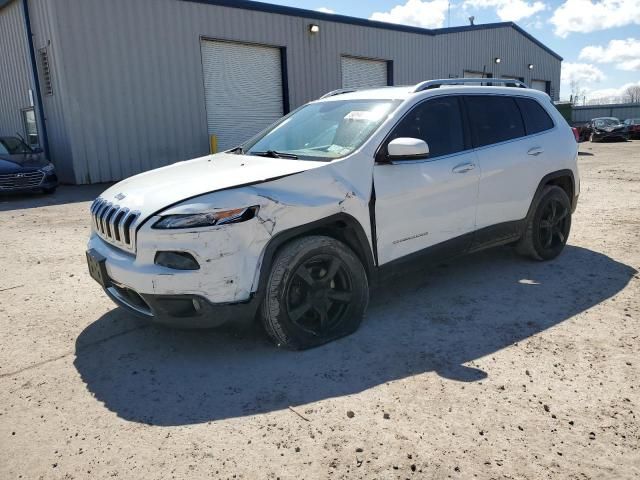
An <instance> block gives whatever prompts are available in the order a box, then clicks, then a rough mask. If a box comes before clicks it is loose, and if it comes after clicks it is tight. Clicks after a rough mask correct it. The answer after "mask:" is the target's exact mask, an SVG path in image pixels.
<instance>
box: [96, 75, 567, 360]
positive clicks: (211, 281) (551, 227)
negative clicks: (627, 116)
mask: <svg viewBox="0 0 640 480" xmlns="http://www.w3.org/2000/svg"><path fill="white" fill-rule="evenodd" d="M461 81H462V82H464V83H468V82H471V83H473V84H475V83H481V82H486V81H487V80H486V79H483V80H480V79H473V80H470V79H465V80H433V81H428V82H423V83H421V84H419V85H417V86H414V87H388V88H382V89H372V90H360V91H344V90H342V91H336V92H331V93H329V94H327V95H325V96H324V97H323V98H321V99H320V100H318V101H314V102H311V103H309V104H307V105H304V106H303V107H301V108H298V109H297V110H295V111H294V112H292V113H291V114H289V115H287V116H286V117H284V118H282V119H281V120H280V121H278V122H277V123H276V124H274V125H273V126H271V127H270V128H268V129H267V130H265V131H264V132H262V133H260V134H259V135H257V136H256V137H254V138H253V139H251V140H249V141H248V142H246V143H245V144H243V145H241V146H239V147H237V148H235V149H233V150H230V151H227V152H225V153H220V154H216V155H208V156H206V157H202V158H198V159H195V160H190V161H185V162H180V163H176V164H174V165H171V166H168V167H164V168H160V169H157V170H153V171H149V172H146V173H143V174H140V175H137V176H135V177H132V178H129V179H127V180H124V181H122V182H120V183H118V184H116V185H114V186H113V187H111V188H109V189H108V190H107V191H105V192H104V193H103V194H102V195H101V196H100V197H99V198H98V199H96V200H95V202H94V203H93V205H92V206H91V215H92V220H93V230H92V234H91V239H90V241H89V245H88V252H87V260H88V263H89V270H90V273H91V274H92V276H93V277H94V279H96V280H97V281H98V282H99V283H100V284H101V286H102V287H103V288H104V289H105V291H106V293H107V295H109V297H111V298H112V299H113V300H114V301H115V302H116V303H117V304H119V305H121V306H122V307H124V308H127V309H129V310H130V311H132V312H135V313H137V314H139V315H142V316H145V317H147V318H149V319H150V320H152V321H156V322H161V323H165V324H170V325H173V326H179V327H211V326H218V325H221V324H223V323H225V322H232V321H239V320H241V319H245V318H249V319H253V318H255V317H259V318H260V319H261V321H262V323H263V324H264V327H265V329H266V331H267V333H268V334H269V336H270V337H271V338H272V339H273V341H274V342H275V343H276V344H277V345H279V346H284V347H288V348H293V349H302V348H309V347H313V346H316V345H319V344H322V343H325V342H327V341H330V340H333V339H335V338H338V337H341V336H344V335H347V334H350V333H352V332H354V331H355V330H356V329H357V328H358V326H359V324H360V322H361V320H362V318H363V315H364V312H365V309H366V307H367V303H368V298H369V286H370V285H372V284H374V283H375V282H376V279H379V278H381V275H383V274H384V273H385V272H394V271H397V270H398V269H399V268H400V267H401V266H403V265H408V264H414V263H415V262H416V261H417V260H418V259H419V258H423V257H425V258H426V257H430V258H433V257H434V256H435V257H436V258H437V259H442V258H444V257H450V256H452V255H457V254H461V253H469V252H474V251H477V250H480V249H484V248H487V247H492V246H496V245H504V244H514V245H516V246H517V249H518V251H519V252H521V253H523V254H525V255H527V256H529V257H532V258H534V259H536V260H549V259H552V258H555V257H556V256H557V255H559V254H560V252H561V251H562V249H563V248H564V245H565V243H566V242H567V237H568V235H569V230H570V227H571V214H572V212H573V211H574V210H575V208H576V203H577V199H578V193H579V179H578V170H577V144H576V141H575V139H574V136H573V133H572V131H571V128H570V127H569V126H568V125H567V123H566V122H565V120H564V119H563V118H562V116H561V115H560V114H559V113H558V111H557V110H556V108H555V107H554V106H553V104H552V102H551V100H550V98H549V96H547V95H546V94H544V93H541V92H538V91H535V90H532V89H528V88H512V87H510V86H500V87H496V86H481V85H478V86H474V85H455V82H461ZM491 81H492V83H494V84H495V83H498V84H501V83H507V82H509V83H511V84H513V83H514V81H513V80H508V81H507V80H499V79H492V80H491ZM516 83H517V82H516ZM518 86H521V87H522V84H518Z"/></svg>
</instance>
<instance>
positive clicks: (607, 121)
mask: <svg viewBox="0 0 640 480" xmlns="http://www.w3.org/2000/svg"><path fill="white" fill-rule="evenodd" d="M589 128H590V129H591V133H590V135H589V140H591V141H592V142H601V141H602V140H623V141H626V140H629V134H628V133H627V126H626V125H624V124H623V123H622V122H621V121H620V120H619V119H618V118H615V117H601V118H594V119H593V120H591V121H590V122H589Z"/></svg>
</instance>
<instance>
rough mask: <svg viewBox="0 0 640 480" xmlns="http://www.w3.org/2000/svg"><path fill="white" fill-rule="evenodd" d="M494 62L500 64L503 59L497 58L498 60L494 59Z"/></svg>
mask: <svg viewBox="0 0 640 480" xmlns="http://www.w3.org/2000/svg"><path fill="white" fill-rule="evenodd" d="M493 61H494V62H495V63H500V62H501V61H502V59H501V58H500V57H496V58H494V59H493Z"/></svg>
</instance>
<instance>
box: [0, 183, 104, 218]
mask: <svg viewBox="0 0 640 480" xmlns="http://www.w3.org/2000/svg"><path fill="white" fill-rule="evenodd" d="M111 185H112V184H110V183H109V184H106V183H102V184H93V185H61V186H59V187H58V189H57V190H56V191H55V193H52V194H45V193H40V192H34V193H0V212H8V211H10V210H24V209H26V208H40V207H49V206H52V205H64V204H67V203H78V202H89V201H92V200H94V199H95V198H96V197H98V196H99V195H100V194H101V193H102V192H104V191H105V190H106V189H107V188H109V187H110V186H111Z"/></svg>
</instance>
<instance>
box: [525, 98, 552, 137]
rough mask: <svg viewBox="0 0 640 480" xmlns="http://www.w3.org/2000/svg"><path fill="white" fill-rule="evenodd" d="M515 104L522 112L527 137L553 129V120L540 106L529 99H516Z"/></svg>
mask: <svg viewBox="0 0 640 480" xmlns="http://www.w3.org/2000/svg"><path fill="white" fill-rule="evenodd" d="M516 102H517V103H518V106H519V107H520V111H521V112H522V118H523V119H524V126H525V129H526V131H527V135H533V134H534V133H540V132H544V131H545V130H550V129H552V128H553V120H551V117H550V116H549V114H548V113H547V112H546V111H545V109H544V108H542V106H541V105H540V104H539V103H538V102H536V101H535V100H532V99H530V98H517V99H516Z"/></svg>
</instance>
